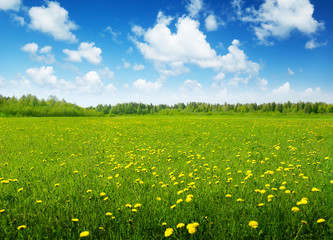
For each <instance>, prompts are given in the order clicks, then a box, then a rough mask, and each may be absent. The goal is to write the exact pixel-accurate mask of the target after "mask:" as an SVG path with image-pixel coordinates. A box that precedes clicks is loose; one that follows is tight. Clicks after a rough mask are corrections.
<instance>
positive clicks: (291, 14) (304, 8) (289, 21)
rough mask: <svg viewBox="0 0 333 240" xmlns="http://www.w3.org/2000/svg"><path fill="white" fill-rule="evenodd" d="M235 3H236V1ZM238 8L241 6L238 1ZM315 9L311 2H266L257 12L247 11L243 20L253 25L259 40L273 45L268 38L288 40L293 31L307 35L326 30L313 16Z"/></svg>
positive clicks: (254, 10) (283, 0) (250, 9)
mask: <svg viewBox="0 0 333 240" xmlns="http://www.w3.org/2000/svg"><path fill="white" fill-rule="evenodd" d="M234 2H235V1H234ZM237 2H238V5H237V4H234V5H236V6H237V8H238V7H239V6H240V5H239V1H236V3H237ZM313 12H314V7H313V5H312V4H311V3H310V1H309V0H265V1H264V3H263V4H261V5H260V7H259V9H258V10H256V9H254V7H252V8H248V9H246V13H245V15H243V16H242V17H241V20H243V21H246V22H251V23H253V26H254V31H255V34H256V36H257V38H258V39H259V40H260V41H261V42H262V43H265V44H271V43H272V42H269V41H268V40H267V38H269V37H275V38H279V39H285V38H287V37H288V36H289V35H290V33H291V32H292V31H293V30H298V31H299V32H301V33H304V34H306V35H311V34H313V33H316V32H317V31H318V30H319V29H322V28H324V23H322V22H318V21H317V20H315V19H314V18H313V16H312V14H313Z"/></svg>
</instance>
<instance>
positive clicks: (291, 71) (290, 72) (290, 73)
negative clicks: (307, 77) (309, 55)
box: [287, 68, 295, 76]
mask: <svg viewBox="0 0 333 240" xmlns="http://www.w3.org/2000/svg"><path fill="white" fill-rule="evenodd" d="M287 70H288V73H289V75H290V76H293V75H295V73H294V71H293V70H291V69H290V68H288V69H287Z"/></svg>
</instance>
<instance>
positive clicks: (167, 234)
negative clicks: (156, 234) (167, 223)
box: [164, 228, 173, 237]
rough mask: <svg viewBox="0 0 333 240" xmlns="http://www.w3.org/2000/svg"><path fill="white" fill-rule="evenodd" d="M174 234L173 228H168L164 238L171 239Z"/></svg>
mask: <svg viewBox="0 0 333 240" xmlns="http://www.w3.org/2000/svg"><path fill="white" fill-rule="evenodd" d="M172 233H173V229H172V228H167V229H166V230H165V233H164V237H169V236H171V234H172Z"/></svg>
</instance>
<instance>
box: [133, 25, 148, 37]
mask: <svg viewBox="0 0 333 240" xmlns="http://www.w3.org/2000/svg"><path fill="white" fill-rule="evenodd" d="M132 32H133V33H134V34H135V35H137V36H142V35H143V34H144V33H145V30H144V29H143V28H142V27H141V26H138V25H134V26H133V27H132Z"/></svg>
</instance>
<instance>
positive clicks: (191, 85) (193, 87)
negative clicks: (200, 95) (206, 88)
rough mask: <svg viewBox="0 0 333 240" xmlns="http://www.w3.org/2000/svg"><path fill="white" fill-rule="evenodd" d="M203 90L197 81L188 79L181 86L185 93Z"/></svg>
mask: <svg viewBox="0 0 333 240" xmlns="http://www.w3.org/2000/svg"><path fill="white" fill-rule="evenodd" d="M201 89H202V85H201V83H199V82H198V81H197V80H191V79H187V80H185V81H184V83H183V85H182V86H181V90H183V91H191V92H198V91H200V90H201Z"/></svg>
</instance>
